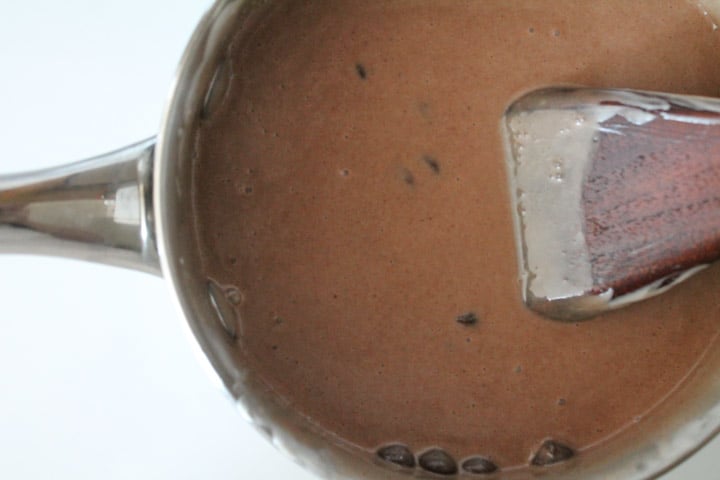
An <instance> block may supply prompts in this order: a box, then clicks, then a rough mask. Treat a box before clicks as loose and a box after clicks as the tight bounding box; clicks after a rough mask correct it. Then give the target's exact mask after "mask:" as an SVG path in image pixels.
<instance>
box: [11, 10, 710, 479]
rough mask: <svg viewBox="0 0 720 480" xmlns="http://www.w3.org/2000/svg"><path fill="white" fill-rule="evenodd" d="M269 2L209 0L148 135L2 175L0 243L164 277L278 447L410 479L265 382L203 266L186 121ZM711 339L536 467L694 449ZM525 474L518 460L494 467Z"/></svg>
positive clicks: (321, 469)
mask: <svg viewBox="0 0 720 480" xmlns="http://www.w3.org/2000/svg"><path fill="white" fill-rule="evenodd" d="M269 3H271V2H270V0H266V1H259V0H258V1H255V0H217V1H216V2H215V4H214V5H213V6H212V8H211V9H210V10H209V11H208V13H207V14H206V15H205V17H204V18H203V19H202V20H201V22H200V24H199V25H198V27H197V29H196V31H195V33H194V35H193V37H192V39H191V40H190V42H189V45H188V46H187V49H186V52H185V55H184V57H183V59H182V61H181V64H180V68H179V70H178V73H177V77H176V80H175V83H174V85H173V88H172V94H171V97H170V100H169V103H168V106H167V109H166V113H165V115H164V117H163V119H162V123H161V129H160V132H159V134H158V136H157V137H156V138H152V139H148V140H145V141H142V142H139V143H137V144H134V145H132V146H129V147H126V148H123V149H120V150H117V151H115V152H112V153H109V154H106V155H102V156H99V157H95V158H92V159H89V160H86V161H83V162H79V163H75V164H71V165H67V166H63V167H59V168H53V169H49V170H45V171H41V172H33V173H29V174H20V175H6V176H0V252H3V253H37V254H48V255H56V256H64V257H72V258H78V259H83V260H89V261H93V262H100V263H105V264H111V265H117V266H121V267H127V268H131V269H136V270H140V271H143V272H149V273H151V274H154V275H159V276H162V277H163V278H164V279H165V280H166V281H167V283H168V284H169V286H170V288H171V291H172V295H173V298H174V300H175V302H176V303H177V304H178V306H179V307H180V310H181V312H182V315H183V316H184V318H185V321H186V322H187V324H188V325H189V327H190V329H191V330H192V333H193V335H194V338H195V340H196V341H197V343H198V344H199V346H200V347H201V348H202V351H203V352H204V354H205V355H206V356H207V358H208V359H209V361H210V363H211V364H212V366H213V367H214V369H215V371H216V372H217V374H218V375H219V377H220V378H221V379H222V382H223V383H224V385H225V387H226V388H227V390H228V391H229V392H230V394H231V395H232V397H233V398H234V399H235V401H236V402H237V403H238V405H239V406H240V407H241V409H242V410H243V412H244V413H246V414H247V417H248V418H249V419H250V420H251V422H252V423H253V424H254V425H255V426H256V427H257V429H258V430H259V432H260V433H261V434H263V435H264V436H266V437H267V438H268V439H269V440H270V441H272V442H273V444H274V445H275V446H276V447H277V448H278V449H280V450H281V451H283V452H284V453H286V454H287V455H289V456H291V457H292V458H294V459H296V460H297V461H298V462H299V463H301V464H302V465H304V466H306V467H307V468H309V469H310V470H312V471H314V472H316V473H317V474H318V475H319V476H320V477H323V478H332V479H366V480H371V479H392V478H398V479H402V478H408V475H407V474H406V472H401V471H396V470H393V469H391V468H388V467H386V466H384V465H381V464H380V463H379V462H378V461H377V460H376V458H375V456H374V454H373V452H366V451H362V450H359V449H357V448H354V447H352V446H350V445H346V444H342V443H339V442H338V441H336V440H335V439H333V438H331V437H330V436H328V435H326V434H325V433H324V432H323V431H322V430H320V429H319V428H317V427H316V426H314V425H313V424H312V423H310V422H309V421H308V420H307V419H305V418H304V417H303V416H301V415H300V414H299V413H297V412H295V411H293V409H292V408H291V407H290V406H288V405H286V404H284V403H283V402H282V400H281V399H279V398H277V397H276V396H275V395H274V394H273V393H272V392H271V391H269V390H268V389H267V388H266V387H265V386H264V385H263V383H262V382H261V381H260V380H259V379H258V378H257V377H256V375H255V373H254V372H253V371H252V369H251V368H249V367H248V362H247V361H246V357H245V353H244V351H243V349H242V348H241V346H240V345H239V343H238V342H237V340H236V337H237V332H236V328H235V325H234V322H233V320H232V318H231V316H229V315H227V314H226V313H225V312H226V311H227V308H228V305H227V304H226V302H227V299H226V298H225V297H224V295H223V294H222V293H223V292H222V291H221V290H218V288H217V287H216V286H214V285H213V284H212V283H210V282H208V279H207V278H205V277H204V276H203V275H202V272H201V269H200V264H199V255H198V251H199V250H198V249H199V247H198V244H197V240H196V237H195V234H194V220H193V216H192V205H191V198H190V197H191V192H192V188H191V182H192V176H191V170H192V166H193V161H194V148H193V140H194V136H193V132H194V130H195V128H196V126H197V123H198V120H199V118H200V117H201V116H204V115H209V114H212V110H213V108H214V105H215V102H217V101H218V99H219V98H221V97H222V95H223V93H224V88H225V86H226V85H227V82H226V80H227V78H226V76H227V75H228V69H226V68H224V62H225V54H226V51H227V47H228V44H229V42H230V39H231V38H232V37H233V36H234V35H236V34H238V33H239V32H242V30H243V28H245V27H246V26H247V25H249V24H250V23H251V22H252V21H254V19H255V17H256V15H257V14H258V12H260V11H261V10H262V9H263V8H266V5H267V4H269ZM168 21H172V18H171V17H169V18H168ZM98 328H101V326H99V327H98ZM245 341H252V339H246V340H245ZM716 350H718V351H710V352H708V354H707V359H706V366H704V367H702V368H701V369H699V370H698V371H697V372H695V373H694V375H693V378H691V379H690V380H688V383H687V385H686V387H685V388H684V389H683V391H682V392H680V393H678V396H679V397H681V398H680V400H681V401H682V403H683V408H677V405H679V404H680V401H676V402H674V403H673V408H670V407H668V408H665V407H663V406H660V407H658V410H657V411H656V413H655V417H657V419H658V420H656V421H653V422H648V423H647V424H639V425H637V426H636V427H635V428H632V429H628V430H627V431H626V432H624V433H623V434H621V435H619V436H618V437H617V438H616V439H615V440H613V441H610V442H607V444H606V445H604V446H602V447H598V448H597V449H594V450H592V451H588V452H581V454H580V455H579V456H578V457H577V458H576V459H575V460H573V461H572V462H571V463H569V464H567V465H564V466H561V467H559V468H556V469H551V470H548V471H546V472H543V473H544V478H548V479H549V478H554V479H577V478H583V479H623V480H625V479H647V478H653V477H654V476H656V475H658V474H660V473H662V472H664V471H665V470H667V469H668V468H670V467H672V466H673V465H675V464H677V463H679V462H680V461H681V460H682V459H684V458H685V457H686V456H688V455H689V454H691V453H692V452H694V451H695V450H696V449H698V448H699V447H700V446H701V445H703V444H704V442H705V441H706V440H707V439H709V438H710V437H712V436H713V435H714V434H715V433H716V432H717V431H718V429H720V374H719V373H718V372H720V349H716ZM0 435H2V432H0ZM415 474H416V475H417V476H419V477H422V474H421V473H420V472H415ZM530 477H534V474H533V473H528V472H527V471H521V472H508V473H507V474H505V475H504V476H502V478H508V479H515V478H518V479H519V478H530ZM492 478H501V477H500V476H497V475H496V476H494V477H492Z"/></svg>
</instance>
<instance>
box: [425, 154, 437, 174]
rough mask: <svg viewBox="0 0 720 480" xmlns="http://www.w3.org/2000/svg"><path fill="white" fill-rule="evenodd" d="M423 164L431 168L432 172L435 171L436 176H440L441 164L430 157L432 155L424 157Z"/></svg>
mask: <svg viewBox="0 0 720 480" xmlns="http://www.w3.org/2000/svg"><path fill="white" fill-rule="evenodd" d="M422 159H423V162H425V164H426V165H427V166H428V167H430V170H432V171H433V173H434V174H435V175H439V174H440V163H438V161H437V158H435V157H433V156H430V155H423V158H422Z"/></svg>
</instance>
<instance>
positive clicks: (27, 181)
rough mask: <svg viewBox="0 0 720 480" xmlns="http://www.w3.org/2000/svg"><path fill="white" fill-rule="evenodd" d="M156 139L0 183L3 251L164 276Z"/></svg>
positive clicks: (0, 249) (0, 248) (0, 246)
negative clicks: (158, 240)
mask: <svg viewBox="0 0 720 480" xmlns="http://www.w3.org/2000/svg"><path fill="white" fill-rule="evenodd" d="M154 148H155V140H154V139H150V140H146V141H143V142H139V143H137V144H135V145H131V146H129V147H126V148H123V149H120V150H117V151H115V152H111V153H108V154H105V155H101V156H98V157H95V158H91V159H88V160H85V161H81V162H77V163H73V164H70V165H65V166H61V167H57V168H51V169H48V170H42V171H38V172H30V173H25V174H18V175H7V176H0V252H2V253H32V254H38V255H55V256H62V257H70V258H77V259H80V260H88V261H94V262H99V263H106V264H110V265H116V266H121V267H126V268H133V269H136V270H142V271H146V272H149V273H154V274H157V275H159V274H160V267H159V262H158V257H157V249H156V247H155V235H154V228H153V226H152V208H151V198H152V168H153V153H154Z"/></svg>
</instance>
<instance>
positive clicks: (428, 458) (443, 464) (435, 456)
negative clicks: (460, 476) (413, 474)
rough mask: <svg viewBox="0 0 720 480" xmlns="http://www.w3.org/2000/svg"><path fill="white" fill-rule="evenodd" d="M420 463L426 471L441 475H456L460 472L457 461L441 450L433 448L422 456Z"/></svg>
mask: <svg viewBox="0 0 720 480" xmlns="http://www.w3.org/2000/svg"><path fill="white" fill-rule="evenodd" d="M418 463H420V467H422V468H423V469H424V470H427V471H428V472H432V473H437V474H439V475H454V474H456V473H457V471H458V468H457V463H455V459H453V458H452V457H451V456H450V455H449V454H447V453H446V452H445V451H444V450H440V449H439V448H433V449H432V450H428V451H427V452H425V453H423V454H422V455H420V458H419V460H418Z"/></svg>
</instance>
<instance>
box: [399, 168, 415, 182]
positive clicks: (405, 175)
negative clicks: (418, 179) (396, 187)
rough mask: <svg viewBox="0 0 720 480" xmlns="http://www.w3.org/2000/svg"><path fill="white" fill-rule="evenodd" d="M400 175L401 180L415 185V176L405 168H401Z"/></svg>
mask: <svg viewBox="0 0 720 480" xmlns="http://www.w3.org/2000/svg"><path fill="white" fill-rule="evenodd" d="M402 177H403V182H405V183H407V184H408V185H415V176H414V175H413V174H412V172H411V171H410V170H408V169H407V168H403V169H402Z"/></svg>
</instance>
